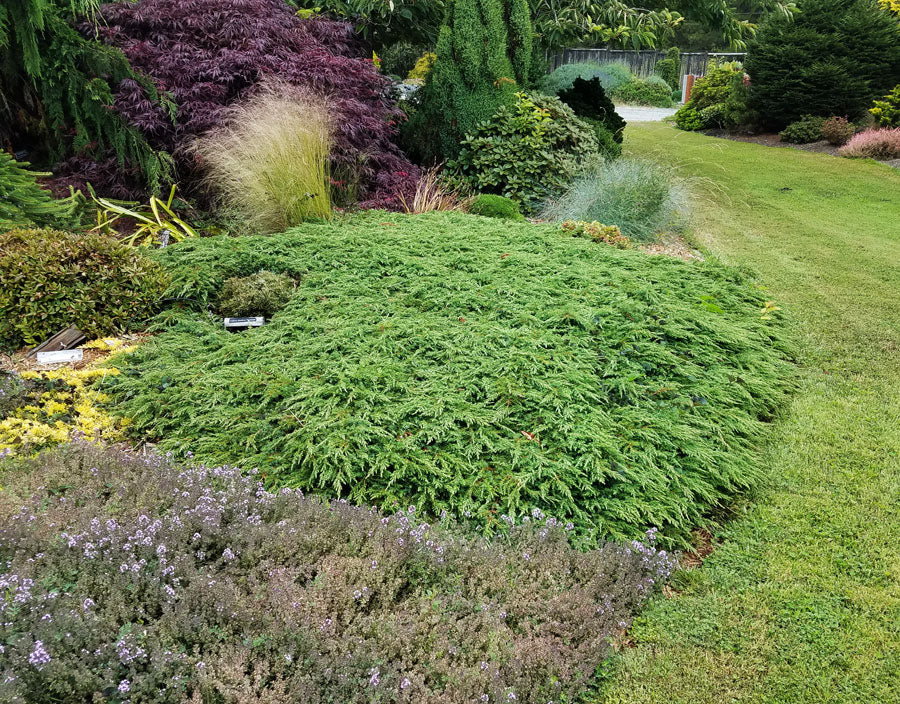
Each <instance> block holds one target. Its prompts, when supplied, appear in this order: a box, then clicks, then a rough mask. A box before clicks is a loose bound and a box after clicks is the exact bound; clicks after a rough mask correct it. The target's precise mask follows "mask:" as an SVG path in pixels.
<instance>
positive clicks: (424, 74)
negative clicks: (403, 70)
mask: <svg viewBox="0 0 900 704" xmlns="http://www.w3.org/2000/svg"><path fill="white" fill-rule="evenodd" d="M436 58H437V54H435V53H434V52H433V51H426V52H425V53H424V54H422V55H421V56H420V57H419V59H418V60H417V61H416V63H415V65H414V66H413V67H412V68H411V69H410V70H409V73H408V74H407V76H406V77H407V78H413V79H418V80H420V81H424V80H425V79H426V78H428V74H429V73H431V69H432V68H433V67H434V60H435V59H436Z"/></svg>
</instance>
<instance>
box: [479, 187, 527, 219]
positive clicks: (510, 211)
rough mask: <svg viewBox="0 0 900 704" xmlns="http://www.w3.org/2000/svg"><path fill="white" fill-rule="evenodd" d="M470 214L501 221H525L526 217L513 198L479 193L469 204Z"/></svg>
mask: <svg viewBox="0 0 900 704" xmlns="http://www.w3.org/2000/svg"><path fill="white" fill-rule="evenodd" d="M469 212H470V213H471V214H472V215H481V216H482V217H485V218H498V219H500V220H524V219H525V216H524V215H522V211H521V210H519V204H518V203H516V201H514V200H512V199H511V198H504V197H503V196H498V195H494V194H493V193H479V194H478V195H477V196H475V197H474V198H473V199H472V202H471V203H469Z"/></svg>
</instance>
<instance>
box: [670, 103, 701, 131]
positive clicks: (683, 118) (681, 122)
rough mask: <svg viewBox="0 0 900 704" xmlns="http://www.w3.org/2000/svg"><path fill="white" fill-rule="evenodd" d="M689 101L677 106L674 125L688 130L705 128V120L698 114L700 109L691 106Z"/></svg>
mask: <svg viewBox="0 0 900 704" xmlns="http://www.w3.org/2000/svg"><path fill="white" fill-rule="evenodd" d="M689 103H690V101H688V102H687V103H685V104H684V105H682V106H681V107H680V108H678V110H677V112H676V113H675V126H676V127H678V129H681V130H687V131H689V132H693V131H696V130H703V129H706V122H705V120H704V119H703V118H702V117H701V116H700V111H699V110H697V109H696V108H694V107H691V105H690V104H689Z"/></svg>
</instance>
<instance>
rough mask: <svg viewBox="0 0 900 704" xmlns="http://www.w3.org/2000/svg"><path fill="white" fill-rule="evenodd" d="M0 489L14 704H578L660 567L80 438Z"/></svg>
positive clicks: (2, 592)
mask: <svg viewBox="0 0 900 704" xmlns="http://www.w3.org/2000/svg"><path fill="white" fill-rule="evenodd" d="M0 482H2V485H3V489H4V490H3V492H2V494H0V644H2V647H3V650H2V657H0V700H2V701H4V702H9V703H10V704H50V703H52V702H59V701H67V702H91V701H100V699H98V693H101V692H102V693H104V694H103V695H102V697H103V698H102V700H103V701H109V702H123V701H125V699H126V697H127V698H128V699H129V700H130V701H134V702H154V703H155V704H182V703H183V702H188V701H209V702H240V701H244V702H246V701H254V702H304V704H326V703H329V702H342V703H344V704H369V703H370V702H373V701H383V702H398V704H401V703H402V704H413V703H416V704H469V703H470V702H473V701H474V702H478V701H491V702H501V701H502V702H515V701H521V702H541V703H543V702H547V701H550V700H555V701H575V700H576V699H577V698H578V696H579V695H580V694H581V693H582V692H583V691H584V690H585V689H586V688H587V687H588V686H589V684H590V682H591V679H592V676H593V673H594V670H595V668H596V667H597V664H598V663H600V662H603V660H604V659H605V658H607V657H608V656H609V655H610V654H611V641H612V639H613V638H614V637H615V636H616V634H617V633H618V632H620V631H621V629H623V628H626V627H627V626H628V625H629V623H630V621H631V617H632V616H633V614H634V612H635V611H636V610H637V609H638V608H639V607H640V605H641V604H642V603H643V602H644V601H645V600H646V599H647V597H648V596H650V595H651V594H652V593H653V592H654V591H655V589H656V588H657V587H658V586H659V585H660V584H661V583H662V582H663V581H664V580H665V579H666V578H667V577H668V576H669V574H670V572H671V570H672V568H673V561H672V559H671V558H670V557H669V556H668V555H666V553H665V552H663V551H658V550H656V549H655V548H654V547H653V545H652V541H653V532H652V531H651V532H650V534H649V535H648V536H647V537H645V539H644V540H642V541H633V542H629V543H626V544H622V545H617V544H604V545H601V546H600V547H598V548H596V549H592V550H588V551H581V550H577V549H574V548H573V547H572V546H571V544H570V540H569V535H570V530H569V529H568V528H567V527H566V526H563V525H560V524H559V523H558V522H557V521H555V520H554V519H552V518H547V517H545V516H544V515H543V514H542V513H541V512H540V511H535V512H534V513H533V514H532V515H530V516H528V517H527V519H526V520H525V521H515V522H513V521H512V520H511V519H507V518H506V517H504V520H503V521H501V523H502V524H503V526H504V530H503V532H502V533H501V534H498V535H496V536H494V537H479V536H475V535H472V534H470V533H468V532H466V531H464V530H462V529H461V528H459V527H458V526H456V525H455V524H454V522H453V521H452V520H451V519H450V518H446V519H443V520H440V521H437V522H435V524H433V525H431V524H429V523H428V522H427V521H426V520H425V519H424V518H423V517H422V516H420V514H419V512H417V511H416V508H415V507H414V506H409V507H408V508H407V507H405V506H404V507H403V509H402V510H399V511H397V512H395V513H393V514H392V515H382V514H380V513H378V512H376V511H374V510H372V509H369V508H360V507H356V506H352V505H350V504H348V503H347V502H345V501H334V502H330V503H329V502H326V501H323V500H321V499H318V498H316V497H313V496H304V495H303V494H302V493H301V492H299V491H296V490H291V489H282V490H280V491H278V492H277V493H270V492H268V491H266V490H265V489H264V487H263V484H262V481H261V478H260V477H259V476H258V475H255V474H254V473H250V475H244V474H242V473H241V472H240V471H239V470H237V469H235V468H232V467H227V466H225V467H221V466H220V467H205V466H202V465H200V466H191V467H185V466H177V465H176V464H175V463H174V462H172V461H171V460H169V459H166V458H164V457H160V456H158V455H152V454H147V455H133V454H128V453H125V452H122V451H113V450H106V451H103V450H100V449H98V448H96V447H94V446H91V445H87V444H83V443H76V444H72V445H67V446H64V447H62V448H59V449H57V450H55V451H51V452H49V453H45V454H42V455H40V456H39V457H38V458H36V459H34V460H31V461H27V462H13V461H11V460H9V459H7V460H5V461H4V460H0ZM514 523H515V524H514ZM569 528H570V527H569Z"/></svg>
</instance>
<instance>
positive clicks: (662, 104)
mask: <svg viewBox="0 0 900 704" xmlns="http://www.w3.org/2000/svg"><path fill="white" fill-rule="evenodd" d="M610 95H611V96H612V98H613V99H614V100H616V101H618V102H621V103H627V104H629V105H650V106H652V107H656V108H669V107H672V104H673V103H672V89H671V87H670V86H669V84H668V83H666V82H665V81H664V80H663V79H662V78H660V77H659V76H649V77H648V78H635V79H634V80H632V81H629V82H628V83H623V84H622V85H620V86H619V87H618V88H615V89H614V90H612V91H610Z"/></svg>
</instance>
